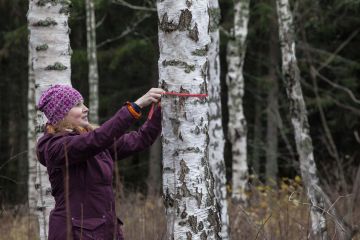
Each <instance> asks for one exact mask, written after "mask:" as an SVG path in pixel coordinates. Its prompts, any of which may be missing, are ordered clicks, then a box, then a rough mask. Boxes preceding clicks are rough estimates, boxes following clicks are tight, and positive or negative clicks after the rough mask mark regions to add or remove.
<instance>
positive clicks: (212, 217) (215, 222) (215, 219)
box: [207, 209, 221, 233]
mask: <svg viewBox="0 0 360 240" xmlns="http://www.w3.org/2000/svg"><path fill="white" fill-rule="evenodd" d="M207 220H208V222H209V223H210V225H211V226H213V227H214V229H215V232H216V233H218V232H220V230H221V225H220V222H219V215H218V214H217V213H216V212H214V211H213V210H212V209H209V211H208V217H207Z"/></svg>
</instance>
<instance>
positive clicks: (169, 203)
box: [164, 188, 175, 208]
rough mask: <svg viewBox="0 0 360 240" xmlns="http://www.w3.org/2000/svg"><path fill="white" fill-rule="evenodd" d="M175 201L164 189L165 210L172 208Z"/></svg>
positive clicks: (167, 190)
mask: <svg viewBox="0 0 360 240" xmlns="http://www.w3.org/2000/svg"><path fill="white" fill-rule="evenodd" d="M174 202H175V200H174V199H173V198H172V197H171V196H170V192H169V189H168V188H166V194H165V196H164V205H165V208H169V207H173V206H174Z"/></svg>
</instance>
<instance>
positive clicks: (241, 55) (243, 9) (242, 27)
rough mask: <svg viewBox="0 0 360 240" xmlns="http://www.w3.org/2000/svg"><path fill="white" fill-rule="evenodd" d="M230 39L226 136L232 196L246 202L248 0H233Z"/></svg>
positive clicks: (236, 199) (228, 49)
mask: <svg viewBox="0 0 360 240" xmlns="http://www.w3.org/2000/svg"><path fill="white" fill-rule="evenodd" d="M234 4H235V5H234V39H232V40H230V41H229V43H228V48H227V63H228V73H227V76H226V83H227V87H228V91H229V92H228V96H229V97H228V109H229V123H228V129H229V130H228V132H229V139H230V142H231V144H232V157H233V163H232V199H233V200H234V201H237V202H243V203H246V202H247V196H246V188H247V184H248V175H249V173H248V164H247V126H246V120H245V115H244V107H243V97H244V75H243V67H244V60H245V53H246V37H247V33H248V21H249V0H236V1H234Z"/></svg>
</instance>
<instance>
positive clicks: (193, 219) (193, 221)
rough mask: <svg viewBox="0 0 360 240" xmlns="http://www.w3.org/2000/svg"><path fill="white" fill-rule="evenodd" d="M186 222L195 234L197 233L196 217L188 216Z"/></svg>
mask: <svg viewBox="0 0 360 240" xmlns="http://www.w3.org/2000/svg"><path fill="white" fill-rule="evenodd" d="M188 223H189V225H190V227H191V230H192V231H193V232H194V233H195V234H196V233H198V229H197V217H195V216H189V218H188Z"/></svg>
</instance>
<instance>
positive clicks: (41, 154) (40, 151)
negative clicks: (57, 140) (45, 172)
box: [36, 133, 53, 167]
mask: <svg viewBox="0 0 360 240" xmlns="http://www.w3.org/2000/svg"><path fill="white" fill-rule="evenodd" d="M51 137H53V135H52V134H48V133H45V134H44V135H43V136H42V137H41V138H40V139H39V141H38V143H37V146H36V153H37V157H38V160H39V162H40V163H41V164H42V165H44V166H45V167H46V157H45V152H46V146H47V143H48V141H49V140H50V138H51Z"/></svg>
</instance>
